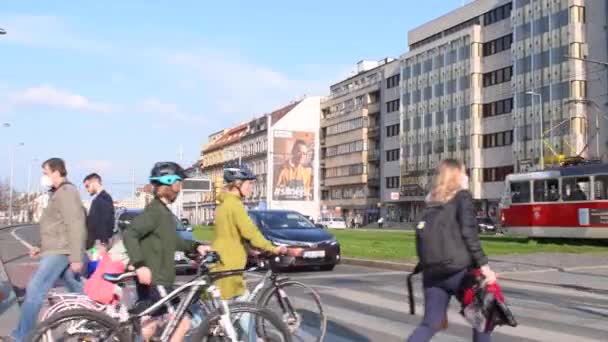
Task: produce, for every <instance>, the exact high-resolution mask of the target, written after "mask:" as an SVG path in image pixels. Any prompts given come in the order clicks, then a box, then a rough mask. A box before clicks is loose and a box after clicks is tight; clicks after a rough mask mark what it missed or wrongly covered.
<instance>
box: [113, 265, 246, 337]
mask: <svg viewBox="0 0 608 342" xmlns="http://www.w3.org/2000/svg"><path fill="white" fill-rule="evenodd" d="M243 272H244V271H243V270H235V271H226V272H216V273H207V274H204V275H202V276H197V277H196V278H195V279H193V280H192V281H190V282H188V283H186V284H183V285H181V286H179V287H178V288H177V289H175V290H173V291H171V292H170V293H169V294H167V295H166V296H163V297H162V298H161V299H160V300H159V301H158V302H156V303H154V304H153V305H152V306H150V307H149V308H147V309H146V310H144V311H142V312H141V313H138V314H136V315H131V316H130V317H129V319H128V320H127V321H126V322H124V323H122V324H121V325H131V326H135V327H136V328H137V329H138V330H140V328H141V327H140V324H139V322H140V321H141V319H142V318H143V317H145V316H150V315H151V314H152V313H153V312H155V311H156V310H158V309H160V308H161V307H162V306H164V305H166V306H167V307H168V308H169V311H170V312H171V311H174V312H171V313H172V314H174V317H173V318H172V319H171V320H169V323H168V324H167V326H166V327H165V328H164V329H163V331H162V334H161V336H160V341H161V342H166V341H169V339H170V338H171V336H172V335H173V333H174V332H175V330H176V329H177V325H178V324H179V322H180V321H181V320H182V319H183V318H184V315H185V314H186V311H187V310H188V308H189V307H190V306H191V305H192V304H193V303H194V302H195V300H196V299H195V298H196V296H197V294H198V293H199V291H201V289H203V288H204V289H206V291H207V292H208V293H209V294H210V295H211V298H212V304H213V306H214V307H213V308H215V309H219V310H220V313H221V316H222V323H223V324H224V329H225V330H226V332H227V334H228V335H229V337H230V338H231V339H232V340H233V341H236V337H235V336H236V332H235V331H234V327H233V326H232V323H231V322H230V318H229V317H230V312H229V309H228V302H227V301H225V300H223V299H221V296H220V292H219V289H218V288H217V287H216V286H215V285H213V283H214V281H215V280H217V279H220V278H224V277H229V276H233V275H239V274H242V273H243ZM184 292H187V294H186V296H185V298H183V299H182V300H180V303H179V305H178V306H177V309H176V310H173V309H172V307H173V306H172V305H171V304H170V303H171V302H172V301H173V300H174V299H175V298H177V297H178V296H179V295H181V294H182V293H184Z"/></svg>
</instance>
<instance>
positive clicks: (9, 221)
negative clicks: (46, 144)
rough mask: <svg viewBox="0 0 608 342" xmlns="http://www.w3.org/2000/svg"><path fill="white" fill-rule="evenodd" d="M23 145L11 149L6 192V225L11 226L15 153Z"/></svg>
mask: <svg viewBox="0 0 608 342" xmlns="http://www.w3.org/2000/svg"><path fill="white" fill-rule="evenodd" d="M23 145H25V144H24V143H19V144H17V145H13V146H12V148H11V178H10V181H9V188H8V189H9V190H8V224H9V225H10V224H13V183H14V178H15V153H16V151H17V147H21V146H23Z"/></svg>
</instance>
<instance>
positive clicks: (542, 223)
mask: <svg viewBox="0 0 608 342" xmlns="http://www.w3.org/2000/svg"><path fill="white" fill-rule="evenodd" d="M500 222H501V228H502V230H503V231H504V232H505V233H507V234H512V235H521V236H528V237H548V238H581V239H608V164H602V163H600V162H584V163H576V164H574V165H570V166H560V167H557V168H548V169H545V170H541V171H534V172H527V173H518V174H511V175H508V176H507V177H506V180H505V191H504V195H503V198H502V200H501V202H500Z"/></svg>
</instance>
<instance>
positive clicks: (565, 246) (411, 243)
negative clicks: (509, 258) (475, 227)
mask: <svg viewBox="0 0 608 342" xmlns="http://www.w3.org/2000/svg"><path fill="white" fill-rule="evenodd" d="M331 232H332V234H334V235H335V236H336V238H337V239H338V240H339V241H340V245H341V246H342V255H343V256H345V257H353V258H363V259H376V260H394V261H415V260H416V243H415V237H414V233H413V232H375V231H353V230H331ZM212 236H213V231H212V229H211V228H210V227H197V229H195V231H194V237H195V238H196V239H198V240H210V239H211V238H212ZM481 240H482V244H483V247H484V250H485V251H486V253H487V254H489V255H500V254H530V253H602V252H604V253H607V252H608V243H606V242H605V241H604V242H600V241H584V240H574V241H573V240H562V241H560V240H543V241H536V240H530V239H527V238H518V237H500V236H482V238H481Z"/></svg>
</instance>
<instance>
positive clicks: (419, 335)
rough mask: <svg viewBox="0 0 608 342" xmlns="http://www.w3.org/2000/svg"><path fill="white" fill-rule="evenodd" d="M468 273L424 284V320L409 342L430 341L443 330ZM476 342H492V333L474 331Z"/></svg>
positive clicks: (462, 272) (460, 273) (459, 273)
mask: <svg viewBox="0 0 608 342" xmlns="http://www.w3.org/2000/svg"><path fill="white" fill-rule="evenodd" d="M466 273H467V271H466V270H465V271H460V272H458V273H456V274H454V275H452V276H450V277H449V278H447V279H444V280H441V281H436V282H432V283H431V282H429V283H428V284H424V318H423V319H422V323H420V325H419V326H418V327H417V328H416V330H414V332H413V333H412V335H411V336H410V337H409V338H408V340H407V341H408V342H421V341H429V340H430V339H431V338H432V337H433V336H435V334H436V333H437V332H438V331H439V329H441V326H442V323H443V320H444V319H445V318H446V314H447V312H448V305H449V304H450V299H451V298H452V296H453V295H455V294H456V293H457V291H458V290H459V288H460V285H461V284H462V280H463V278H464V276H465V275H466ZM473 341H474V342H490V333H480V332H478V331H477V330H475V329H473Z"/></svg>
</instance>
